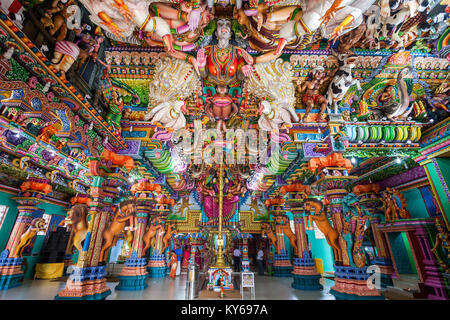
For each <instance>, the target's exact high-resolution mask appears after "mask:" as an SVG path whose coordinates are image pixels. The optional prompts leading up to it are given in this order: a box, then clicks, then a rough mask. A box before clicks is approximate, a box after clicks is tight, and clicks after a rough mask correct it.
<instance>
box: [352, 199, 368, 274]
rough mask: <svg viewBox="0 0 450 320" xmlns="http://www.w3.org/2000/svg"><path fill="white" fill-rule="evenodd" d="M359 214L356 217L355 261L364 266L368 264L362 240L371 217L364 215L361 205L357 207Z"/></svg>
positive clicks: (356, 263)
mask: <svg viewBox="0 0 450 320" xmlns="http://www.w3.org/2000/svg"><path fill="white" fill-rule="evenodd" d="M356 208H357V210H358V212H359V214H358V216H357V217H355V219H356V220H357V221H356V228H355V243H354V244H353V255H352V257H353V261H354V263H355V265H356V266H357V267H358V268H362V267H364V266H365V265H366V255H365V254H364V250H363V249H362V242H363V240H364V233H365V232H366V230H367V228H368V227H369V219H368V217H367V216H364V215H363V213H362V210H361V207H359V206H357V207H356Z"/></svg>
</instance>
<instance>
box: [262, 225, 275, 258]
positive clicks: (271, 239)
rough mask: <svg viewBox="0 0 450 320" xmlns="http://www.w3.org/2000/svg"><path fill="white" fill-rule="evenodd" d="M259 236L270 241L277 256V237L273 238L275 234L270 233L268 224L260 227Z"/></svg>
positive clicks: (270, 229)
mask: <svg viewBox="0 0 450 320" xmlns="http://www.w3.org/2000/svg"><path fill="white" fill-rule="evenodd" d="M261 229H262V230H261V235H263V236H264V235H266V236H267V237H268V238H269V239H270V241H272V245H273V246H274V247H275V251H276V253H277V254H278V253H279V252H278V248H277V237H276V236H275V234H274V233H273V231H272V228H271V227H270V225H269V224H267V223H263V224H262V225H261Z"/></svg>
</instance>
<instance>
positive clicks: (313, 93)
mask: <svg viewBox="0 0 450 320" xmlns="http://www.w3.org/2000/svg"><path fill="white" fill-rule="evenodd" d="M335 71H336V69H335ZM335 71H333V72H331V73H330V74H329V75H328V76H325V73H324V68H323V67H315V68H314V69H313V70H312V71H311V74H310V78H309V80H307V81H305V82H304V83H303V84H302V85H300V83H299V82H297V85H298V91H299V92H303V91H305V90H306V91H305V93H304V94H303V97H302V102H303V103H305V104H306V112H305V115H304V116H303V120H304V121H306V119H307V117H308V115H309V113H310V112H311V109H312V108H313V107H314V105H316V104H317V105H320V112H319V119H320V120H322V119H323V118H324V112H325V109H326V107H327V100H326V99H325V97H324V96H323V95H321V94H319V89H320V86H321V85H322V84H323V83H324V82H325V81H327V80H329V79H331V78H332V77H333V76H334V73H335Z"/></svg>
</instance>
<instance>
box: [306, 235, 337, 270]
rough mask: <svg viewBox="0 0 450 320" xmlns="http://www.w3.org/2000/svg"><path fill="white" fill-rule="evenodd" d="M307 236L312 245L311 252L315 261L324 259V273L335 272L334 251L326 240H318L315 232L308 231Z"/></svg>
mask: <svg viewBox="0 0 450 320" xmlns="http://www.w3.org/2000/svg"><path fill="white" fill-rule="evenodd" d="M306 235H307V236H308V240H309V242H310V243H311V251H312V254H313V258H314V259H322V263H323V271H324V272H327V271H328V272H334V266H333V263H334V258H333V249H331V247H330V246H329V245H328V243H327V240H326V239H316V237H315V235H314V230H306Z"/></svg>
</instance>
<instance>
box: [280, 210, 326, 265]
mask: <svg viewBox="0 0 450 320" xmlns="http://www.w3.org/2000/svg"><path fill="white" fill-rule="evenodd" d="M286 214H287V216H288V217H289V219H290V220H292V219H293V215H292V213H291V212H287V213H286ZM306 234H307V236H308V240H309V242H310V243H311V251H312V254H313V258H314V259H322V263H323V271H324V272H327V271H328V272H334V266H333V263H334V257H333V249H331V247H330V246H329V245H328V243H327V240H326V239H316V237H315V234H314V230H306ZM284 242H285V244H286V250H287V251H288V253H289V254H290V255H291V258H292V252H293V249H292V246H291V243H290V242H289V239H288V238H287V237H286V236H285V237H284Z"/></svg>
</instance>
